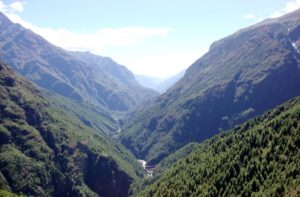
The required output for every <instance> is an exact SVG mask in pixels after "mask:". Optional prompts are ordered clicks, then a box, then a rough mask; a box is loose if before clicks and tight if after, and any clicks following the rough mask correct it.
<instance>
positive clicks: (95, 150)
mask: <svg viewBox="0 0 300 197" xmlns="http://www.w3.org/2000/svg"><path fill="white" fill-rule="evenodd" d="M1 2H2V1H1ZM0 28H1V31H0V196H54V197H59V196H91V197H93V196H103V197H127V196H141V197H144V196H145V197H148V196H149V197H152V196H170V197H177V196H300V189H299V187H300V170H299V165H300V124H299V123H300V54H299V50H300V48H299V47H300V10H296V11H294V12H291V13H287V14H286V15H283V16H280V17H277V18H271V19H266V20H263V21H260V22H258V23H257V24H254V25H251V26H249V27H246V28H243V29H240V30H238V31H236V32H235V33H233V34H231V35H229V36H227V37H224V38H222V39H220V40H217V41H215V42H213V43H212V44H211V46H210V48H209V50H208V52H207V53H205V54H204V55H203V56H202V57H200V56H199V57H200V58H198V59H197V60H196V61H195V62H194V63H193V64H191V65H190V66H189V67H188V68H187V69H186V70H184V71H181V72H179V73H178V74H176V75H174V76H173V77H171V78H169V79H168V80H166V81H164V82H163V81H162V80H161V78H153V77H152V78H151V77H149V76H144V75H137V74H133V72H132V71H131V70H129V69H128V68H127V67H126V66H124V65H122V64H119V63H117V62H116V61H115V60H113V59H112V58H110V57H104V56H100V55H96V54H94V53H91V52H89V51H86V52H83V51H71V50H66V49H63V48H60V47H58V46H55V45H53V44H52V43H50V42H49V41H47V40H46V39H44V38H43V37H42V36H40V35H38V34H36V33H35V32H33V31H32V30H30V29H27V28H24V27H23V26H22V25H20V24H16V23H14V22H12V21H11V20H10V19H9V18H8V17H7V16H6V15H5V14H3V13H1V12H0ZM125 33H126V31H125ZM174 58H175V57H174ZM141 84H144V85H145V86H148V87H144V86H143V85H141ZM149 87H150V88H149ZM151 88H153V89H151ZM154 89H155V90H154Z"/></svg>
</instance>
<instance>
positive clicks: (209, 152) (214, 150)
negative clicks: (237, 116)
mask: <svg viewBox="0 0 300 197" xmlns="http://www.w3.org/2000/svg"><path fill="white" fill-rule="evenodd" d="M299 149H300V98H296V99H293V100H291V101H289V102H287V103H285V104H284V105H281V106H279V107H277V108H276V109H274V110H271V111H269V112H267V113H265V114H264V115H263V116H260V117H257V118H254V119H252V120H249V121H247V122H246V123H244V124H242V125H240V126H237V127H236V128H235V129H234V130H232V131H229V132H226V133H223V134H221V135H218V136H215V137H213V138H212V139H209V140H207V141H205V142H203V143H202V144H200V145H199V146H198V148H196V149H195V150H194V151H193V152H192V153H191V154H190V155H189V156H188V157H185V158H182V159H181V160H179V161H178V162H177V163H176V164H175V165H174V166H173V167H172V168H171V169H169V170H167V171H166V172H165V173H164V174H163V176H162V177H160V178H159V179H158V180H156V181H155V182H154V183H153V184H151V185H149V186H147V187H146V189H145V190H144V191H142V192H141V193H140V194H138V196H199V195H201V196H217V195H224V196H236V195H243V196H250V195H251V194H252V195H253V194H254V195H256V196H259V195H267V196H278V195H279V196H281V195H283V194H284V193H286V194H288V195H292V194H293V195H295V196H297V195H299V185H300V170H299V165H300V152H299ZM297 192H298V193H297Z"/></svg>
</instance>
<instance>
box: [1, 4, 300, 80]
mask: <svg viewBox="0 0 300 197" xmlns="http://www.w3.org/2000/svg"><path fill="white" fill-rule="evenodd" d="M299 7H300V0H289V1H286V0H227V1H216V0H202V1H200V0H185V1H183V0H151V1H148V0H147V1H146V0H119V1H116V0H110V1H107V0H73V1H71V0H60V1H59V0H51V1H43V0H25V1H21V0H18V1H15V0H14V1H12V0H5V1H0V11H2V12H3V13H4V14H6V15H7V16H8V17H9V18H10V19H11V20H13V21H14V22H17V23H21V24H22V25H23V26H25V27H26V28H30V29H32V30H33V31H35V32H36V33H38V34H40V35H42V36H43V37H44V38H46V39H47V40H49V41H50V42H51V43H53V44H55V45H57V46H60V47H62V48H65V49H68V50H79V51H87V50H88V51H91V52H93V53H96V54H98V55H102V56H109V57H111V58H113V59H114V60H116V61H117V62H118V63H120V64H123V65H125V66H127V67H128V68H129V69H130V70H132V71H133V72H134V73H138V74H145V75H151V76H158V77H168V76H171V75H174V74H176V73H178V72H180V71H181V70H183V69H185V68H187V67H188V66H190V65H191V64H192V63H193V62H194V61H195V60H197V59H198V58H199V57H201V56H202V55H203V54H204V53H205V52H206V51H207V50H208V48H209V46H210V44H211V43H212V42H213V41H215V40H218V39H221V38H222V37H225V36H227V35H230V34H231V33H234V32H235V31H237V30H238V29H240V28H243V27H247V26H249V25H251V24H255V23H257V22H259V21H261V20H263V19H265V18H269V17H277V16H280V15H282V14H285V13H287V12H290V11H293V10H295V9H297V8H299Z"/></svg>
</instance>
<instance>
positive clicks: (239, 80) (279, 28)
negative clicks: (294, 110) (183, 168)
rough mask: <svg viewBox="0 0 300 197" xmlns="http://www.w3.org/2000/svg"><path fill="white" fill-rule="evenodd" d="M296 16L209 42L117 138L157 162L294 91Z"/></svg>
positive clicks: (298, 90)
mask: <svg viewBox="0 0 300 197" xmlns="http://www.w3.org/2000/svg"><path fill="white" fill-rule="evenodd" d="M295 15H296V16H298V17H295ZM299 15H300V11H299V10H298V11H296V12H294V13H293V14H291V15H287V16H284V17H282V18H279V19H274V20H267V22H266V21H265V22H262V23H259V24H257V25H253V26H250V27H249V28H244V29H242V30H239V31H237V32H236V33H234V34H232V35H230V36H228V37H225V38H223V39H221V40H219V41H216V42H214V43H213V44H212V45H211V47H210V50H209V52H208V53H206V54H205V55H203V56H202V57H201V58H200V59H198V60H197V61H196V62H195V63H194V64H192V65H191V66H190V67H189V68H188V69H187V71H186V73H185V76H184V77H183V78H182V79H181V80H180V81H179V82H178V83H176V84H175V85H174V86H173V87H171V88H170V89H169V90H168V91H167V92H166V93H165V94H163V95H161V96H160V97H158V98H157V99H156V100H155V102H154V104H152V105H151V106H150V107H148V108H146V109H144V110H142V111H141V112H140V113H138V115H137V116H136V118H135V119H134V120H133V121H131V122H130V123H129V124H128V125H127V126H126V127H125V128H124V130H125V132H123V133H122V134H121V135H120V140H121V141H122V143H123V144H124V145H125V146H126V147H127V148H129V149H130V150H131V151H132V152H133V153H134V154H135V155H136V156H137V157H139V158H144V159H145V160H147V161H148V162H150V163H157V162H159V161H160V160H161V159H163V158H164V157H165V156H167V155H168V154H170V153H172V152H174V151H175V150H177V149H178V148H180V147H182V146H184V145H185V144H187V143H189V142H194V141H195V142H200V141H203V140H205V139H207V138H209V137H212V136H213V135H215V134H216V133H217V132H219V131H222V130H227V129H229V128H232V127H233V126H234V125H236V124H239V123H241V122H244V121H245V120H247V119H248V118H251V117H253V116H255V115H259V114H261V113H263V112H264V111H265V110H268V109H270V108H272V107H275V106H276V105H278V104H281V103H282V102H284V101H286V100H288V99H290V98H293V97H295V96H298V95H300V87H299V84H300V81H299V75H300V64H299V61H300V55H299V53H298V51H297V44H295V45H294V44H293V43H299V40H300V39H299V38H300V32H299V31H298V29H299V26H300V17H299ZM290 16H292V18H290ZM278 21H279V22H278ZM142 142H143V143H142ZM159 150H161V151H159Z"/></svg>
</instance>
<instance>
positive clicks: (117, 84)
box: [0, 13, 153, 111]
mask: <svg viewBox="0 0 300 197" xmlns="http://www.w3.org/2000/svg"><path fill="white" fill-rule="evenodd" d="M0 28H1V32H0V50H1V53H0V58H1V60H3V61H4V62H6V63H9V64H10V65H12V66H13V68H14V69H15V70H17V71H18V72H20V73H21V74H22V75H23V76H25V77H26V78H28V79H30V80H32V81H34V82H35V83H36V84H38V85H39V86H41V87H44V88H46V89H49V90H53V91H55V92H57V93H58V94H61V95H63V96H66V97H69V98H74V99H77V100H80V101H88V102H90V103H94V104H96V105H98V106H101V107H102V108H103V110H106V109H109V110H117V111H126V110H128V109H130V108H131V107H133V106H136V105H138V104H140V103H141V102H143V101H144V100H147V99H149V97H150V96H149V90H148V89H143V88H142V87H140V86H138V85H137V86H127V85H128V83H127V80H128V79H132V77H133V76H132V74H131V73H130V72H129V71H127V72H123V73H122V74H123V75H122V76H120V77H122V78H118V77H114V78H112V77H110V75H109V76H108V75H107V74H106V73H104V72H101V69H99V67H95V66H89V65H88V64H86V63H85V62H82V61H80V60H78V59H77V58H74V57H73V56H72V55H70V54H69V53H68V52H67V51H65V50H63V49H61V48H58V47H55V46H53V45H51V44H50V43H49V42H47V41H46V40H45V39H43V38H42V37H40V36H38V35H36V34H35V33H33V32H32V31H30V30H28V29H25V28H23V27H22V26H20V25H18V24H14V23H12V22H11V21H10V20H9V19H8V18H7V17H6V16H4V15H3V14H2V13H0ZM111 65H112V64H110V65H107V66H108V68H109V66H111ZM109 69H111V72H119V71H121V72H122V71H123V70H124V68H123V67H120V66H118V65H117V64H113V67H112V68H109ZM116 79H118V80H116ZM123 80H125V81H123ZM136 88H138V89H136ZM151 93H153V92H151ZM151 93H150V94H151Z"/></svg>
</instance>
